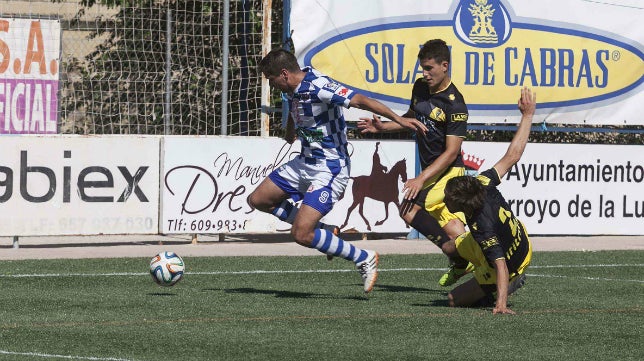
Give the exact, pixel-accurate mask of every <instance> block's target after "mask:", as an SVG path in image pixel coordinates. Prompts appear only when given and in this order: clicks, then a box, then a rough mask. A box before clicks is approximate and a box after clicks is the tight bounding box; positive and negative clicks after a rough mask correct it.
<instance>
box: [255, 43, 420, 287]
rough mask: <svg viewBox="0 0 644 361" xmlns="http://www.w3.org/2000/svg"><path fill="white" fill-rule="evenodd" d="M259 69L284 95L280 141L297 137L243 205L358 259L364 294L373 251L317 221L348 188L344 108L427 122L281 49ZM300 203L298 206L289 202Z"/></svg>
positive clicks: (325, 249)
mask: <svg viewBox="0 0 644 361" xmlns="http://www.w3.org/2000/svg"><path fill="white" fill-rule="evenodd" d="M259 70H260V71H261V72H262V74H264V76H265V77H266V78H267V79H268V81H269V84H270V86H271V87H272V88H277V89H279V90H280V91H282V92H283V93H284V94H285V95H286V99H287V100H288V107H289V114H288V122H287V127H286V136H285V138H286V141H288V142H289V143H292V142H294V141H295V139H296V137H297V138H299V140H300V142H301V144H302V149H301V152H300V155H299V156H298V157H295V158H294V159H292V160H290V161H288V162H287V163H285V164H283V165H282V166H280V167H279V168H277V169H275V170H274V171H273V172H272V173H271V174H269V176H268V177H267V178H266V179H264V180H263V181H262V182H261V183H260V184H259V186H258V187H257V188H256V189H255V190H254V191H253V192H252V193H251V194H250V196H249V197H248V203H249V204H250V205H251V206H252V207H254V208H256V209H258V210H260V211H263V212H267V213H272V214H273V215H275V216H276V217H278V218H279V219H280V220H282V221H285V222H287V223H290V224H292V227H291V235H292V236H293V238H294V240H295V242H297V243H299V244H301V245H303V246H306V247H311V248H315V249H317V250H319V251H320V252H322V253H325V254H327V256H338V257H342V258H345V259H347V260H350V261H352V262H354V263H355V264H356V267H357V269H358V271H359V272H360V274H361V276H362V280H363V284H364V292H365V293H369V292H371V290H372V289H373V286H374V284H375V282H376V279H377V277H378V254H377V253H376V252H375V251H372V250H363V249H360V248H358V247H355V246H353V245H352V244H350V243H348V242H345V241H344V240H343V239H341V238H340V237H338V235H337V234H335V233H336V232H334V228H335V227H334V226H330V225H325V224H323V223H321V222H320V220H321V219H322V217H324V215H326V214H327V213H329V212H330V211H331V209H332V207H333V205H334V203H335V202H337V201H338V200H339V199H340V198H342V195H343V193H344V191H345V189H346V187H347V183H348V182H349V179H350V169H351V162H350V159H349V152H348V149H347V146H348V141H347V132H346V131H347V126H346V122H345V119H344V115H343V108H349V107H356V108H360V109H366V110H368V111H371V112H373V113H376V114H378V115H381V116H384V117H386V118H389V119H391V120H393V121H395V122H397V123H399V124H401V126H402V127H405V128H408V129H412V130H416V129H419V130H421V131H424V130H426V129H427V128H426V127H425V126H424V125H423V124H422V123H420V122H418V121H416V120H415V119H403V118H401V117H400V116H399V115H397V114H396V113H394V112H393V111H392V110H391V109H389V108H388V107H386V106H385V105H384V104H382V103H380V102H378V101H376V100H374V99H371V98H369V97H367V96H364V95H362V94H359V93H357V92H355V91H354V90H352V89H350V88H347V87H345V86H343V85H341V84H339V83H338V82H336V81H334V80H333V79H331V78H329V77H328V76H326V75H324V74H322V73H320V72H319V71H317V70H315V69H313V68H311V67H305V68H300V66H299V64H298V63H297V59H296V58H295V56H294V55H293V54H292V53H290V52H288V51H286V50H284V49H275V50H272V51H271V52H269V53H268V54H267V55H266V56H265V57H264V58H263V59H262V60H261V62H260V64H259ZM298 201H302V203H301V206H300V207H299V208H298V207H297V206H295V204H294V202H298Z"/></svg>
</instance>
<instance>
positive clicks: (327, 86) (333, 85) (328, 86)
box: [322, 81, 340, 93]
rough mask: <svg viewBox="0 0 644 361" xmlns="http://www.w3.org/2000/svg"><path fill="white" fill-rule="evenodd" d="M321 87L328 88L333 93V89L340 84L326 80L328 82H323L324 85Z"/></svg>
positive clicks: (336, 88)
mask: <svg viewBox="0 0 644 361" xmlns="http://www.w3.org/2000/svg"><path fill="white" fill-rule="evenodd" d="M322 88H324V89H328V90H330V91H332V92H334V93H335V91H336V90H338V88H340V84H338V83H334V82H332V81H331V82H328V83H326V84H324V86H323V87H322Z"/></svg>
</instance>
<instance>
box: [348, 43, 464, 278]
mask: <svg viewBox="0 0 644 361" xmlns="http://www.w3.org/2000/svg"><path fill="white" fill-rule="evenodd" d="M450 61H451V54H450V50H449V47H448V46H447V44H446V43H445V41H443V40H441V39H433V40H429V41H427V42H426V43H425V44H424V45H423V46H422V47H421V49H420V51H419V52H418V62H419V64H420V66H421V68H422V69H423V76H422V77H421V78H418V79H417V80H416V81H415V83H414V87H413V88H412V95H411V101H410V104H409V110H408V111H407V112H406V113H405V114H404V115H403V117H405V118H415V119H416V120H418V121H420V122H422V123H423V124H424V125H425V126H426V127H427V131H424V132H421V131H417V132H416V144H417V146H418V154H419V158H420V164H421V168H422V169H421V172H420V174H418V175H417V176H416V177H414V178H411V179H408V180H407V181H406V182H405V185H404V187H403V190H402V191H403V193H404V194H405V196H404V197H405V199H404V200H403V203H402V206H401V208H400V215H401V217H402V218H403V219H404V220H405V221H406V222H407V223H408V224H410V225H411V226H412V227H414V228H415V229H416V230H418V231H419V232H420V233H422V234H423V235H424V236H425V237H427V238H428V239H429V240H431V241H432V242H433V243H434V244H436V245H437V246H438V247H440V248H441V249H442V250H443V253H445V254H446V255H447V256H448V257H449V258H450V260H451V263H452V265H451V266H450V269H449V270H448V271H447V273H445V274H444V275H443V276H442V277H441V279H440V280H439V284H440V285H441V286H449V285H451V284H453V283H455V282H456V281H457V280H458V278H460V277H461V276H462V275H464V274H465V273H466V267H467V264H468V263H467V261H465V260H463V259H462V258H460V257H458V254H457V253H456V249H455V248H454V242H448V241H450V240H454V239H456V237H457V236H459V235H460V234H462V233H464V232H465V225H464V222H465V219H464V217H463V216H462V215H458V214H453V213H451V212H449V210H448V209H447V208H446V207H445V204H444V203H443V196H444V191H443V190H444V188H445V184H446V183H447V180H449V179H450V178H452V177H456V176H460V175H464V174H465V166H464V164H463V159H462V156H461V144H462V143H463V140H464V139H465V135H466V131H467V118H468V110H467V105H466V104H465V100H464V99H463V95H462V94H461V93H460V92H459V91H458V89H457V88H456V86H455V85H454V84H453V83H452V81H451V77H450V75H449V72H450V66H451V65H450ZM358 128H360V129H361V130H362V132H363V133H380V132H394V131H401V130H406V129H405V128H403V127H401V126H400V125H399V124H398V123H395V122H381V121H380V117H377V116H374V117H373V119H372V118H361V122H359V123H358Z"/></svg>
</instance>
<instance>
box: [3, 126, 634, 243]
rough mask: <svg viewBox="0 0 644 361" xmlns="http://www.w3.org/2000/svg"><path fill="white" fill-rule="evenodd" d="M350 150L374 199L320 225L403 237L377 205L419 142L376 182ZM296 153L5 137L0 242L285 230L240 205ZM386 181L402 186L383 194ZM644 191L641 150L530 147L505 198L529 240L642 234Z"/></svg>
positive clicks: (270, 141)
mask: <svg viewBox="0 0 644 361" xmlns="http://www.w3.org/2000/svg"><path fill="white" fill-rule="evenodd" d="M506 147H507V144H504V143H482V142H466V143H465V144H464V146H463V151H464V153H465V154H464V155H465V157H466V159H467V160H468V162H469V163H470V164H471V165H475V166H480V169H479V170H484V169H487V168H490V167H492V166H493V165H494V163H495V162H496V160H498V159H499V158H500V157H501V156H502V155H503V153H504V152H505V149H506ZM351 149H352V152H353V155H352V171H351V175H352V177H361V178H360V179H361V180H360V181H359V182H360V184H371V185H370V186H369V187H371V188H372V189H371V190H366V191H365V190H364V189H363V192H361V191H360V190H359V189H356V190H354V189H353V188H354V187H353V186H354V183H358V181H352V182H351V183H350V184H349V186H348V188H347V191H346V192H345V196H344V198H343V199H342V200H340V201H339V202H338V204H337V205H336V207H335V208H334V210H333V211H332V212H331V213H330V214H328V215H327V216H326V217H325V219H324V220H325V221H326V222H327V223H332V224H336V225H344V227H343V230H348V229H355V230H357V231H360V232H381V233H389V232H396V233H397V232H407V231H409V229H408V228H407V227H406V226H405V224H404V222H402V221H401V219H400V217H399V216H398V213H397V209H396V205H395V204H394V203H393V202H392V203H387V204H385V203H384V202H382V201H379V200H375V198H383V197H384V198H386V197H385V196H386V195H389V196H390V198H391V195H390V194H389V193H393V194H397V196H398V199H401V198H402V195H401V194H400V192H399V191H400V189H402V177H401V176H394V175H393V174H392V173H391V172H392V169H397V168H398V167H394V165H395V164H396V163H399V162H402V163H404V164H405V165H406V172H407V177H408V178H411V177H413V175H414V173H415V153H414V152H415V146H414V143H413V142H407V141H383V142H381V143H380V145H379V147H378V155H379V157H380V163H381V164H382V165H383V166H385V167H387V171H388V172H390V173H389V174H388V175H383V176H382V177H381V178H379V179H375V180H374V179H371V178H369V177H368V176H369V175H370V173H371V167H372V164H373V155H374V151H375V149H376V141H355V142H352V143H351ZM298 152H299V144H297V143H296V144H294V145H288V144H286V143H285V142H284V141H282V140H281V139H277V138H254V137H184V136H181V137H172V136H171V137H165V138H164V137H155V136H91V137H85V136H11V137H3V141H2V142H1V143H0V154H2V157H0V212H1V214H2V217H0V236H32V235H79V234H84V235H92V234H155V233H163V234H171V233H184V234H185V233H200V234H217V233H270V232H279V231H286V230H288V229H289V226H288V224H285V223H282V222H279V221H277V220H276V219H275V218H274V217H273V216H270V215H266V214H262V213H260V212H258V211H255V210H252V209H251V208H250V207H249V206H248V204H247V202H246V198H247V197H248V195H249V194H250V193H251V192H252V190H253V189H254V188H255V187H256V186H257V185H258V184H259V182H261V181H262V180H263V179H264V177H265V176H266V175H267V174H268V173H270V172H271V171H272V170H273V169H275V168H276V167H278V166H279V165H280V164H282V163H283V162H285V161H287V160H288V159H290V158H291V157H294V156H297V154H298ZM383 177H384V178H383ZM390 177H394V178H396V179H397V181H396V182H395V183H393V184H394V185H393V186H386V187H384V186H383V185H384V184H386V179H389V178H390ZM643 183H644V147H642V146H619V145H618V146H610V145H573V144H529V145H528V146H527V148H526V151H525V153H524V156H523V158H522V160H521V161H520V162H519V163H518V164H517V165H516V166H515V168H514V169H513V170H512V171H511V172H510V173H509V175H508V176H507V177H506V178H505V179H504V180H503V184H502V185H501V186H500V189H501V191H502V192H503V194H504V195H505V197H506V199H507V200H508V201H509V202H510V207H511V209H512V211H513V212H514V213H515V214H517V215H518V216H519V218H520V219H521V220H522V221H524V223H525V224H526V226H527V228H528V232H529V233H530V234H540V235H567V234H570V235H597V234H611V235H629V234H630V235H642V234H644V227H643V225H644V186H643ZM396 187H397V188H398V189H395V188H396ZM373 189H376V191H375V192H374V190H373ZM361 193H367V194H366V197H364V199H363V197H362V196H360V194H361ZM362 199H363V201H362V202H360V200H362ZM354 201H355V202H354ZM354 203H355V205H354ZM361 203H362V206H363V207H362V215H364V217H365V219H366V221H365V219H363V218H362V216H361V214H360V204H361ZM351 207H354V208H353V209H351ZM387 212H388V214H387ZM383 220H384V222H383V223H382V224H379V223H377V222H378V221H383ZM367 222H368V224H367Z"/></svg>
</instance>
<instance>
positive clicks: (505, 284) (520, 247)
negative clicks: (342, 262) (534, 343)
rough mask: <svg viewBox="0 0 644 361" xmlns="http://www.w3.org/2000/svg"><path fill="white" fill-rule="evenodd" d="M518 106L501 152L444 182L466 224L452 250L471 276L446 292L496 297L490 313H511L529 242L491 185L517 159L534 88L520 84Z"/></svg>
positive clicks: (465, 302)
mask: <svg viewBox="0 0 644 361" xmlns="http://www.w3.org/2000/svg"><path fill="white" fill-rule="evenodd" d="M518 106H519V110H520V111H521V114H522V116H521V122H520V123H519V127H518V130H517V132H516V133H515V135H514V137H513V138H512V142H511V143H510V145H509V146H508V150H507V151H506V153H505V155H504V156H503V158H501V160H499V161H498V162H497V163H496V164H495V165H494V167H492V168H491V169H488V170H486V171H484V172H482V173H480V174H479V175H478V176H477V177H476V178H475V177H471V176H461V177H455V178H452V179H450V180H449V181H448V182H447V184H446V186H445V205H446V206H447V208H448V209H449V211H450V212H452V213H456V212H463V213H464V214H465V218H466V220H467V225H468V227H469V229H470V232H466V233H464V234H462V235H460V236H459V237H458V238H457V239H456V241H455V243H456V250H457V252H458V253H459V255H460V256H461V257H463V258H465V259H466V260H468V261H470V262H471V263H472V264H473V265H474V267H475V268H474V278H472V279H470V280H468V281H467V282H464V283H463V284H461V285H459V286H457V287H455V288H454V289H453V290H452V291H451V292H450V293H449V295H448V297H449V304H450V306H452V307H455V306H460V307H466V306H474V305H485V304H486V302H489V303H492V302H494V299H495V298H496V305H495V307H494V309H493V313H494V314H504V313H507V314H514V313H515V312H514V311H512V310H511V309H509V308H508V306H507V298H508V294H510V293H511V292H512V291H514V290H516V289H517V288H518V287H521V286H522V285H523V282H524V279H525V275H524V272H525V270H526V268H527V267H528V265H529V264H530V259H531V257H532V246H531V245H530V240H529V239H528V234H527V233H526V230H525V228H524V226H523V224H522V223H521V221H519V220H518V219H517V218H516V217H515V216H514V214H512V212H511V211H510V207H509V206H508V203H507V202H506V201H505V199H504V198H503V196H502V195H501V193H500V192H499V191H498V189H497V188H496V187H497V185H499V184H500V183H501V179H502V178H503V176H504V175H505V174H506V173H507V172H508V170H509V169H510V168H511V167H512V166H513V165H514V164H515V163H516V162H518V161H519V159H521V155H522V154H523V150H524V149H525V146H526V143H527V142H528V136H529V135H530V128H531V127H532V117H533V115H534V112H535V108H536V94H533V93H532V92H531V91H530V89H528V88H523V89H522V90H521V98H520V99H519V104H518Z"/></svg>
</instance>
